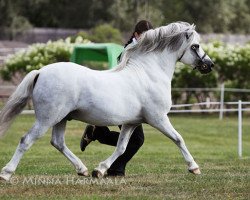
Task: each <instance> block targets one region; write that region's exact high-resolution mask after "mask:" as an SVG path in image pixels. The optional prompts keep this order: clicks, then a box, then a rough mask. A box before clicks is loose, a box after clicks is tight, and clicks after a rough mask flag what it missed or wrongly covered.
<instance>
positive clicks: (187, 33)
mask: <svg viewBox="0 0 250 200" xmlns="http://www.w3.org/2000/svg"><path fill="white" fill-rule="evenodd" d="M193 33H194V32H188V31H187V32H186V34H185V36H186V39H187V40H189V38H190V37H191V36H192V35H193Z"/></svg>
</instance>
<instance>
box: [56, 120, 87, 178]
mask: <svg viewBox="0 0 250 200" xmlns="http://www.w3.org/2000/svg"><path fill="white" fill-rule="evenodd" d="M66 122H67V121H66V120H65V119H64V120H62V121H61V122H59V123H58V124H56V125H55V126H53V130H52V138H51V144H52V145H53V146H54V147H55V148H56V149H57V150H58V151H60V152H61V153H62V154H63V155H64V156H65V157H66V158H68V160H69V161H70V162H71V163H72V164H73V165H74V167H75V169H76V172H77V174H78V175H81V176H88V169H87V167H86V166H85V165H84V164H83V163H82V161H81V160H80V159H79V158H78V157H77V156H76V155H74V154H73V153H72V152H71V151H70V150H69V149H68V147H67V146H66V144H65V140H64V133H65V127H66Z"/></svg>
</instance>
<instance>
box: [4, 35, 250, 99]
mask: <svg viewBox="0 0 250 200" xmlns="http://www.w3.org/2000/svg"><path fill="white" fill-rule="evenodd" d="M86 42H89V40H85V39H83V37H81V36H77V37H75V38H74V43H72V38H67V39H66V40H58V41H55V42H51V41H50V42H47V43H46V44H34V45H31V46H30V47H29V48H28V49H27V50H25V51H21V52H18V53H16V54H14V55H12V56H10V57H9V58H8V59H7V60H6V62H5V65H4V66H3V68H2V69H1V71H0V72H1V76H2V78H3V79H4V80H12V79H13V77H15V76H16V75H17V74H18V75H19V76H20V74H21V77H23V76H24V75H25V74H26V73H28V72H29V71H31V70H33V69H40V68H41V67H43V66H45V65H47V64H50V63H55V62H61V61H69V59H70V55H71V53H72V50H73V47H74V45H75V44H76V43H86ZM202 46H203V48H204V50H205V51H206V52H207V54H208V55H209V56H210V57H211V59H212V60H213V61H214V63H215V67H214V70H213V72H212V73H210V74H208V75H201V74H200V73H199V72H198V71H197V70H192V69H191V67H190V66H183V65H182V64H180V63H178V64H177V69H176V71H175V75H174V79H173V83H172V86H173V87H202V88H203V87H218V86H219V85H220V84H221V83H222V82H223V83H225V86H226V87H232V88H250V78H249V77H250V44H246V45H244V46H239V45H229V44H224V43H221V42H213V43H209V44H203V45H202ZM194 95H195V96H196V98H199V96H200V95H203V96H206V95H208V94H207V93H204V92H203V93H199V94H198V95H197V94H196V93H195V94H194ZM174 97H176V98H179V97H180V95H177V94H174ZM239 98H241V99H247V98H249V95H247V94H240V95H238V96H236V95H235V94H233V93H232V94H230V95H229V94H228V95H226V99H230V100H234V99H239ZM174 99H175V98H174ZM186 101H189V99H187V100H186Z"/></svg>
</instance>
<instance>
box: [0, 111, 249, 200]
mask: <svg viewBox="0 0 250 200" xmlns="http://www.w3.org/2000/svg"><path fill="white" fill-rule="evenodd" d="M170 119H171V121H172V123H173V125H174V127H175V128H176V129H177V130H178V131H179V132H180V133H181V134H182V136H183V137H184V139H185V142H186V145H187V146H188V148H189V150H190V152H191V153H192V155H193V156H194V157H195V159H196V161H197V163H198V164H199V165H200V167H201V171H202V175H200V176H195V175H192V174H190V173H188V172H187V168H186V165H185V163H184V160H183V158H182V156H181V153H180V152H179V150H178V148H177V147H176V146H175V145H174V143H173V142H171V141H170V140H169V139H168V138H166V137H165V136H163V135H162V134H160V133H159V132H158V131H156V130H155V129H153V128H151V127H149V126H147V125H145V126H144V130H145V143H144V145H143V147H142V148H141V149H140V151H139V152H138V153H137V154H136V156H135V157H134V158H133V160H131V161H130V163H129V164H128V166H127V171H126V173H127V174H126V177H125V178H108V179H107V178H105V179H100V180H98V179H92V178H83V177H78V176H77V175H76V173H75V171H74V169H73V167H72V165H71V164H70V163H69V161H68V160H67V159H66V158H65V157H64V156H63V155H62V154H60V153H59V152H58V151H57V150H56V149H55V148H53V147H52V146H51V145H50V136H51V134H50V133H47V134H46V135H45V136H44V137H43V138H41V139H40V140H39V141H37V143H35V144H34V145H33V146H32V148H31V149H30V150H29V151H28V152H27V153H26V154H25V156H24V157H23V159H22V160H21V162H20V164H19V166H18V168H17V171H16V173H15V175H14V176H13V178H12V179H11V183H4V182H1V183H0V199H1V200H2V199H104V198H105V199H250V122H249V120H250V117H249V116H244V117H243V120H244V121H243V140H244V142H243V158H242V159H239V158H238V156H237V117H234V116H231V117H226V118H224V119H223V120H222V121H220V120H219V119H218V116H208V115H182V116H180V115H172V116H170ZM33 121H34V118H33V116H21V117H18V118H17V119H16V121H15V122H14V124H13V125H12V127H11V128H10V130H9V131H8V134H7V135H6V136H5V137H4V138H2V139H1V140H0V155H1V156H0V167H1V168H2V167H3V166H4V165H5V164H6V163H7V162H8V161H9V159H10V158H11V156H12V154H13V153H14V151H15V148H16V146H17V144H18V142H19V140H20V137H21V136H22V135H23V134H24V133H25V132H26V131H27V130H28V129H29V128H30V127H31V125H32V123H33ZM84 126H85V125H84V124H82V123H80V122H75V121H71V122H69V123H68V126H67V133H66V143H67V144H68V147H69V148H70V149H71V150H72V151H73V152H74V153H75V154H76V155H77V156H78V157H80V159H82V160H83V161H84V163H85V164H86V165H87V167H88V168H89V171H92V169H93V168H94V167H96V166H97V165H98V163H99V162H100V161H102V160H104V159H106V158H107V157H108V156H109V155H111V153H112V152H113V150H114V148H113V147H109V146H106V145H101V144H99V143H98V142H93V143H92V144H90V145H89V147H88V148H87V149H86V151H85V152H84V153H82V152H81V151H80V149H79V140H80V138H81V134H82V130H83V127H84Z"/></svg>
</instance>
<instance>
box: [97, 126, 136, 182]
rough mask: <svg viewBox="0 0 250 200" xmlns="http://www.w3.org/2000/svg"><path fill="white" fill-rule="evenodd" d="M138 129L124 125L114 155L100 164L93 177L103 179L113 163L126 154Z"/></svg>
mask: <svg viewBox="0 0 250 200" xmlns="http://www.w3.org/2000/svg"><path fill="white" fill-rule="evenodd" d="M136 127H137V125H122V130H121V133H120V135H119V138H118V141H117V145H116V148H115V151H114V153H113V154H112V155H111V156H110V157H109V158H108V159H106V160H105V161H103V162H100V164H99V165H98V167H97V168H95V169H94V171H93V172H92V176H94V177H98V178H100V177H102V176H103V175H104V173H105V172H106V171H107V169H108V168H109V167H110V166H111V165H112V163H113V162H114V161H115V160H116V159H117V158H118V157H119V156H120V155H122V154H123V153H124V152H125V150H126V148H127V145H128V142H129V139H130V137H131V135H132V133H133V132H134V130H135V128H136Z"/></svg>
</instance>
